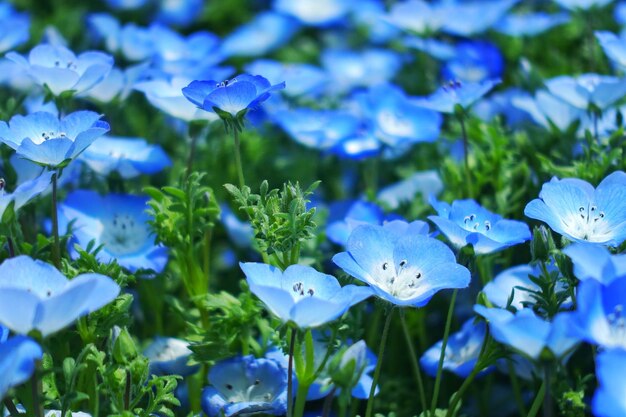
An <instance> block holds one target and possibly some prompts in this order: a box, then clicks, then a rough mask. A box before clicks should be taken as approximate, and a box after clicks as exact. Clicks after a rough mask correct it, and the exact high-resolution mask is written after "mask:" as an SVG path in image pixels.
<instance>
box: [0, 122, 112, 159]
mask: <svg viewBox="0 0 626 417" xmlns="http://www.w3.org/2000/svg"><path fill="white" fill-rule="evenodd" d="M101 117H102V115H100V114H98V113H94V112H91V111H77V112H74V113H70V114H68V115H67V116H65V117H63V118H62V119H60V120H59V119H58V118H57V117H56V116H54V115H53V114H51V113H46V112H36V113H32V114H29V115H28V116H21V115H17V116H13V117H12V118H11V121H10V122H9V123H8V124H7V123H6V122H0V142H2V143H4V144H6V145H8V146H10V147H11V148H13V149H15V151H16V153H17V154H18V155H19V156H20V157H22V158H25V159H28V160H31V161H33V162H36V163H37V164H39V165H44V166H48V167H51V168H56V167H58V166H59V165H62V164H64V163H67V162H69V161H70V160H72V159H74V158H76V157H77V156H78V155H79V154H80V153H81V152H83V151H84V150H85V149H86V148H87V147H88V146H89V145H91V144H92V143H93V142H94V141H95V140H96V139H98V138H99V137H100V136H102V135H104V134H105V133H106V132H108V131H109V124H108V123H106V122H104V121H102V120H100V118H101Z"/></svg>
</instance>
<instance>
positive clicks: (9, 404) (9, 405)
mask: <svg viewBox="0 0 626 417" xmlns="http://www.w3.org/2000/svg"><path fill="white" fill-rule="evenodd" d="M2 403H3V404H4V406H5V407H6V409H7V410H9V417H17V416H18V415H19V414H20V412H19V411H18V409H17V408H16V407H15V404H13V401H11V400H10V399H8V398H5V399H4V401H3V402H2Z"/></svg>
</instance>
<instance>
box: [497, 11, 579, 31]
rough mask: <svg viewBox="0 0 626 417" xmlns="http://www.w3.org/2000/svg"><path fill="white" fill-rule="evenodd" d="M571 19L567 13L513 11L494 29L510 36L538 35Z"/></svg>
mask: <svg viewBox="0 0 626 417" xmlns="http://www.w3.org/2000/svg"><path fill="white" fill-rule="evenodd" d="M569 20H570V16H569V15H568V14H567V13H544V12H535V13H511V14H508V15H506V16H505V17H503V18H502V19H501V20H500V21H499V22H498V23H497V24H496V25H495V26H494V29H495V30H496V31H497V32H500V33H504V34H505V35H509V36H536V35H539V34H541V33H543V32H545V31H547V30H550V29H552V28H553V27H556V26H560V25H563V24H565V23H567V22H569Z"/></svg>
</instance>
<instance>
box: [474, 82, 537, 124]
mask: <svg viewBox="0 0 626 417" xmlns="http://www.w3.org/2000/svg"><path fill="white" fill-rule="evenodd" d="M526 97H528V93H526V92H524V91H522V90H520V89H519V88H516V87H512V88H508V89H506V90H503V91H498V92H495V93H493V94H490V95H489V97H487V98H484V99H483V100H480V101H479V102H478V103H475V104H474V106H473V107H472V112H473V113H474V114H475V115H476V116H477V117H478V118H480V119H481V120H484V121H486V122H491V121H493V120H494V119H495V118H496V117H503V118H504V119H505V121H506V124H507V126H509V127H517V126H519V125H521V124H522V123H524V122H527V121H528V120H529V115H528V113H526V111H524V110H522V109H520V108H518V107H516V106H515V104H514V100H519V99H524V98H526Z"/></svg>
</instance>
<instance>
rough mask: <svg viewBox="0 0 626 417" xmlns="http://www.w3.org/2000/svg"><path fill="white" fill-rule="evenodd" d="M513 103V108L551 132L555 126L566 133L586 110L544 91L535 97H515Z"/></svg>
mask: <svg viewBox="0 0 626 417" xmlns="http://www.w3.org/2000/svg"><path fill="white" fill-rule="evenodd" d="M511 102H512V104H513V106H515V107H517V108H518V109H520V110H522V111H525V112H526V113H528V114H529V115H530V117H531V118H532V119H533V121H534V122H535V123H537V124H539V125H540V126H542V127H544V128H546V129H549V130H551V129H552V126H555V127H556V128H557V129H558V130H559V131H561V132H564V131H566V130H567V128H568V127H570V125H571V124H572V123H574V122H575V121H576V120H579V119H580V118H581V117H582V116H583V114H584V110H581V109H579V108H577V107H574V106H572V105H570V104H568V103H567V102H565V101H563V100H561V99H560V98H557V97H555V96H553V95H552V94H550V93H548V92H547V91H544V90H539V91H537V93H536V94H535V97H532V96H530V95H524V96H517V97H513V99H512V100H511Z"/></svg>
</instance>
